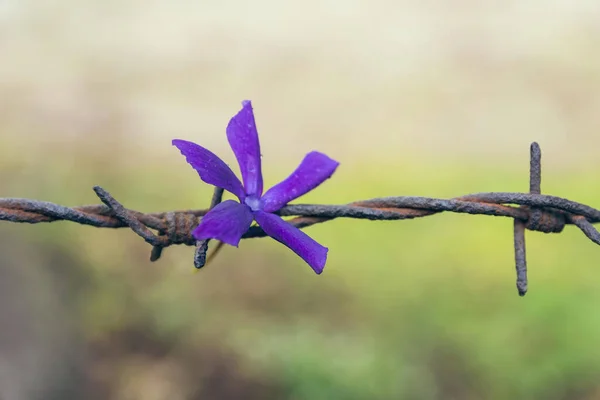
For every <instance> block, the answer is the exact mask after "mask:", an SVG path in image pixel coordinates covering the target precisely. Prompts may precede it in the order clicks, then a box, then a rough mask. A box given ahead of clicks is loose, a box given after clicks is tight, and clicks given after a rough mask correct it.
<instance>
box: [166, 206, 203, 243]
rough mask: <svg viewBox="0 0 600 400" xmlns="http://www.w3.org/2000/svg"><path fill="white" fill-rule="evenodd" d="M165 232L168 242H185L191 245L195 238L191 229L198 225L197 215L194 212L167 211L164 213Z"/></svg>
mask: <svg viewBox="0 0 600 400" xmlns="http://www.w3.org/2000/svg"><path fill="white" fill-rule="evenodd" d="M165 222H166V229H165V232H164V234H166V236H167V238H168V239H169V242H170V244H186V245H188V246H193V245H194V244H195V243H196V239H194V237H193V236H192V231H193V230H194V228H195V227H196V226H197V225H198V217H197V216H195V215H194V214H187V213H176V212H168V213H166V215H165Z"/></svg>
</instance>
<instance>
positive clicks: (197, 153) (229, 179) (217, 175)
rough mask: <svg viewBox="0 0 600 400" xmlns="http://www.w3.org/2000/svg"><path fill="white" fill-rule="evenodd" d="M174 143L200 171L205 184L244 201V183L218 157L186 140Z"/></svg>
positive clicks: (178, 140) (176, 140)
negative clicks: (228, 192) (226, 191)
mask: <svg viewBox="0 0 600 400" xmlns="http://www.w3.org/2000/svg"><path fill="white" fill-rule="evenodd" d="M172 143H173V146H175V147H177V148H178V149H179V151H180V152H181V154H183V155H184V156H185V159H186V160H187V162H188V163H189V164H190V165H191V166H192V167H193V168H194V169H195V170H196V171H198V174H199V175H200V178H201V179H202V180H203V181H204V182H206V183H208V184H210V185H215V186H217V187H220V188H222V189H225V190H228V191H230V192H231V193H233V194H235V195H236V196H237V197H238V198H239V199H240V201H243V200H244V198H245V195H244V188H243V187H242V183H241V182H240V180H239V179H238V178H237V176H235V174H234V173H233V171H232V170H231V168H229V166H227V164H225V162H224V161H223V160H221V159H220V158H219V157H218V156H216V155H215V154H213V153H212V152H210V151H209V150H207V149H205V148H204V147H202V146H199V145H197V144H196V143H192V142H188V141H186V140H180V139H175V140H173V142H172Z"/></svg>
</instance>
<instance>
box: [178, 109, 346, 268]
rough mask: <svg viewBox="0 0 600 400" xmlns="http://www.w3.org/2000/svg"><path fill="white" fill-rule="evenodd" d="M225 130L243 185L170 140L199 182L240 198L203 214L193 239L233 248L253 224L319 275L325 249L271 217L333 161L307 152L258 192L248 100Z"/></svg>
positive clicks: (193, 149) (197, 150)
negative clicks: (280, 177)
mask: <svg viewBox="0 0 600 400" xmlns="http://www.w3.org/2000/svg"><path fill="white" fill-rule="evenodd" d="M226 131H227V140H228V141H229V145H230V146H231V149H232V150H233V152H234V154H235V157H236V158H237V161H238V163H239V165H240V170H241V172H242V180H243V181H244V183H243V184H242V183H241V182H240V181H239V179H238V178H237V177H236V176H235V174H234V173H233V171H231V169H230V168H229V166H227V164H225V162H224V161H223V160H221V159H220V158H219V157H218V156H216V155H215V154H213V153H212V152H210V151H209V150H207V149H205V148H204V147H202V146H199V145H197V144H195V143H192V142H188V141H185V140H179V139H175V140H173V145H174V146H175V147H177V148H178V149H179V151H181V154H183V155H184V156H185V158H186V160H187V162H188V163H189V164H190V165H191V166H192V167H193V168H194V169H195V170H196V171H197V172H198V174H199V175H200V178H201V179H202V180H203V181H204V182H206V183H208V184H210V185H214V186H217V187H220V188H222V189H225V190H227V191H229V192H231V193H233V194H234V195H236V196H237V198H238V199H239V200H240V202H239V203H238V202H236V201H234V200H226V201H224V202H222V203H220V204H218V205H217V206H215V207H214V208H213V209H211V210H210V211H209V212H208V213H206V215H205V216H204V217H203V218H202V220H201V221H200V224H199V225H198V226H197V227H196V229H194V231H193V232H192V235H193V236H194V238H196V239H197V240H205V239H217V240H220V241H221V242H224V243H227V244H229V245H231V246H236V247H237V246H238V244H239V242H240V240H241V238H242V235H243V234H244V233H246V231H248V228H250V225H251V224H252V221H253V220H254V221H256V222H257V223H258V225H260V227H261V228H262V229H263V230H264V231H265V233H266V234H267V235H269V236H271V237H272V238H273V239H275V240H277V241H278V242H280V243H282V244H284V245H285V246H287V247H289V248H290V249H291V250H292V251H294V252H295V253H296V254H297V255H299V256H300V257H301V258H302V259H303V260H304V261H306V262H307V263H308V265H310V266H311V268H312V269H313V270H314V271H315V272H316V273H317V274H320V273H321V272H323V268H324V267H325V262H326V261H327V247H324V246H322V245H320V244H319V243H317V242H316V241H315V240H313V239H312V238H311V237H310V236H308V235H307V234H306V233H304V232H302V231H301V230H300V229H298V228H296V227H295V226H293V225H291V224H290V223H288V222H286V221H284V220H283V219H282V218H281V217H279V216H278V215H275V214H273V213H274V212H276V211H277V210H279V209H280V208H282V207H283V206H285V205H286V204H287V203H288V202H290V201H292V200H294V199H296V198H298V197H300V196H302V195H303V194H305V193H308V192H310V191H311V190H313V189H314V188H316V187H317V186H319V185H320V184H321V183H323V182H324V181H325V180H327V179H328V178H329V177H331V175H332V174H333V172H334V171H335V170H336V168H337V167H338V165H339V163H338V162H337V161H335V160H332V159H331V158H329V157H327V156H326V155H325V154H323V153H319V152H316V151H313V152H310V153H308V154H307V155H306V156H305V157H304V159H303V160H302V162H301V163H300V165H299V166H298V168H296V170H295V171H294V172H292V174H291V175H290V176H288V177H287V178H286V179H284V180H283V181H282V182H280V183H278V184H277V185H275V186H273V187H272V188H271V189H269V190H267V191H266V193H264V194H263V178H262V169H261V160H260V157H261V156H260V144H259V142H258V132H257V130H256V123H255V121H254V113H253V111H252V104H251V102H250V101H244V102H242V109H241V110H240V111H239V112H238V113H237V114H236V115H235V116H234V117H233V118H231V120H230V121H229V124H228V125H227V130H226Z"/></svg>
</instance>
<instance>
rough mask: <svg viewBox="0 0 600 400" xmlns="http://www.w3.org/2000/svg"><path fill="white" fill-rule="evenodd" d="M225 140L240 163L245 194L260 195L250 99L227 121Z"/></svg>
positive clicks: (260, 175)
mask: <svg viewBox="0 0 600 400" xmlns="http://www.w3.org/2000/svg"><path fill="white" fill-rule="evenodd" d="M227 140H228V141H229V145H230V146H231V149H232V150H233V153H234V154H235V157H236V158H237V160H238V163H239V164H240V171H241V172H242V179H243V181H244V188H245V189H246V194H247V195H249V196H256V197H260V195H261V194H262V190H263V179H262V170H261V165H260V143H259V142H258V132H257V130H256V122H255V121H254V113H253V111H252V104H251V103H250V101H247V100H246V101H244V102H242V109H241V110H240V112H238V113H237V114H236V115H235V116H234V117H233V118H231V120H230V121H229V124H228V125H227Z"/></svg>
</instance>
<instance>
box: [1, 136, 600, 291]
mask: <svg viewBox="0 0 600 400" xmlns="http://www.w3.org/2000/svg"><path fill="white" fill-rule="evenodd" d="M94 191H95V192H96V195H97V196H98V198H99V199H100V200H101V201H102V203H103V204H99V205H88V206H79V207H65V206H61V205H58V204H54V203H50V202H45V201H38V200H30V199H19V198H0V220H4V221H10V222H19V223H30V224H36V223H42V222H55V221H71V222H76V223H78V224H82V225H90V226H94V227H98V228H125V227H129V228H130V229H132V230H133V231H134V232H135V233H136V234H138V235H139V236H140V237H142V238H143V239H144V240H145V241H146V242H147V243H149V244H151V245H152V246H153V248H152V252H151V255H150V260H151V261H156V260H158V259H159V258H160V256H161V254H162V251H163V249H164V248H165V247H168V246H171V245H178V244H185V245H188V246H196V251H195V254H194V265H195V267H196V268H202V267H203V266H204V265H205V264H206V263H207V261H208V260H207V257H206V255H207V250H208V242H209V241H208V240H202V241H196V239H194V238H193V236H192V234H191V232H192V231H193V229H194V228H195V227H196V226H197V225H198V223H199V221H200V218H202V216H203V215H205V214H206V213H207V212H208V211H209V210H210V209H211V208H212V207H214V206H215V205H217V204H219V203H220V202H221V201H222V198H223V190H222V189H219V188H217V189H215V191H214V194H213V197H212V200H211V204H210V207H209V208H208V209H204V210H181V211H169V212H161V213H142V212H139V211H134V210H130V209H127V208H125V207H124V206H123V205H122V204H121V203H119V202H118V201H117V200H115V198H114V197H112V196H111V195H110V193H108V192H107V191H106V190H104V189H103V188H101V187H99V186H95V187H94ZM441 212H454V213H465V214H477V215H491V216H496V217H509V218H512V219H513V220H514V232H513V234H514V249H515V264H516V272H517V290H518V293H519V295H521V296H524V295H525V293H526V292H527V285H528V282H527V261H526V252H525V230H527V229H529V230H531V231H538V232H544V233H559V232H562V230H563V228H564V227H565V225H568V224H572V225H575V226H577V227H578V228H579V229H580V230H581V231H582V232H583V233H584V234H585V235H586V236H587V237H588V238H589V239H590V240H592V241H593V242H594V243H596V244H600V233H599V232H598V231H597V230H596V228H595V227H594V226H593V224H594V223H598V222H600V210H597V209H595V208H592V207H589V206H587V205H584V204H580V203H577V202H574V201H571V200H567V199H564V198H561V197H556V196H548V195H542V194H541V150H540V147H539V145H538V144H537V143H535V142H534V143H532V144H531V147H530V171H529V193H509V192H490V193H475V194H469V195H465V196H461V197H456V198H453V199H436V198H429V197H414V196H399V197H383V198H375V199H370V200H363V201H357V202H353V203H350V204H346V205H319V204H298V205H288V206H286V207H284V208H282V209H280V210H279V211H278V212H277V213H276V214H278V215H280V216H284V217H286V216H290V217H294V218H292V219H289V220H288V222H289V223H291V224H292V225H294V226H296V227H298V228H301V229H302V228H306V227H309V226H312V225H315V224H318V223H322V222H326V221H330V220H332V219H335V218H355V219H367V220H402V219H413V218H422V217H426V216H430V215H433V214H437V213H441ZM264 236H267V235H266V234H265V232H264V231H263V230H262V228H260V227H259V226H257V225H254V226H251V227H250V229H249V230H248V231H247V232H246V233H245V234H244V235H243V238H245V239H248V238H259V237H264ZM221 246H222V243H219V244H218V246H217V247H216V248H215V250H214V251H213V253H212V256H214V255H215V254H216V253H217V251H218V250H219V249H220V248H221Z"/></svg>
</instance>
